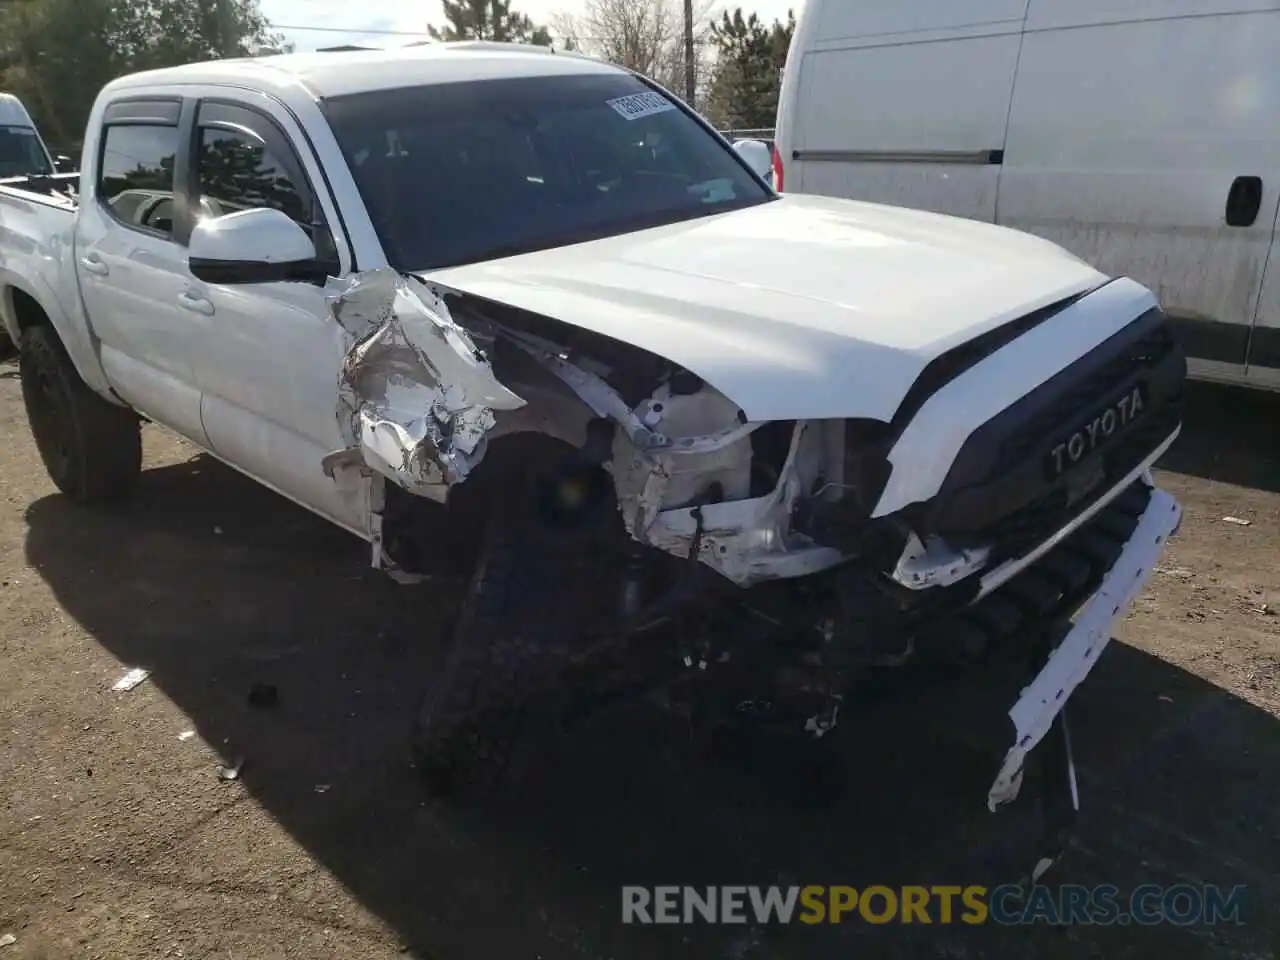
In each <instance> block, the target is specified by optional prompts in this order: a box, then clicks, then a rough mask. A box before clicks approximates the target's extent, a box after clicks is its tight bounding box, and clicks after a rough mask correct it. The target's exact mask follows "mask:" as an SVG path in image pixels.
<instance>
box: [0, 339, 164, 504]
mask: <svg viewBox="0 0 1280 960" xmlns="http://www.w3.org/2000/svg"><path fill="white" fill-rule="evenodd" d="M18 366H19V373H20V375H21V378H22V400H23V403H24V405H25V406H26V408H27V420H28V421H29V422H30V424H31V434H32V436H33V437H35V441H36V448H37V449H38V450H39V451H40V459H41V460H43V461H44V466H45V469H46V470H47V471H48V473H49V478H50V479H51V480H53V482H54V484H55V485H56V486H57V488H58V489H59V490H61V491H62V492H63V493H65V494H66V495H67V496H69V497H71V498H72V499H73V500H76V501H79V502H80V503H84V504H95V503H109V502H113V501H118V500H121V499H123V498H124V497H126V496H127V495H128V494H129V493H130V492H131V491H132V489H133V487H134V484H135V482H136V481H137V479H138V474H140V473H141V472H142V434H141V427H140V424H139V422H138V417H137V415H136V414H135V413H134V412H133V411H132V410H128V409H126V408H124V407H119V406H116V405H115V404H114V403H109V402H108V401H106V400H104V399H102V398H101V397H100V396H98V395H97V394H96V393H94V392H93V391H92V390H90V389H89V387H88V386H87V385H86V384H85V382H84V381H83V380H81V379H80V374H79V373H77V372H76V368H75V365H74V364H72V362H71V358H70V357H68V356H67V351H66V350H65V349H64V348H63V346H62V343H61V341H60V340H59V339H58V335H57V334H56V333H55V332H54V331H53V329H52V328H50V327H47V326H35V327H31V328H29V329H28V330H26V331H25V332H24V333H23V334H22V350H21V353H20V355H19V359H18Z"/></svg>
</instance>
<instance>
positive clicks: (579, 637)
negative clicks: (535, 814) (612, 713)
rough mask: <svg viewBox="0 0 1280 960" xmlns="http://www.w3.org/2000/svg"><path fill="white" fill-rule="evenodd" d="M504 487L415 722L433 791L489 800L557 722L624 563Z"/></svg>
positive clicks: (605, 619) (421, 767) (605, 620)
mask: <svg viewBox="0 0 1280 960" xmlns="http://www.w3.org/2000/svg"><path fill="white" fill-rule="evenodd" d="M526 489H527V488H526V487H524V486H523V485H521V486H519V487H516V488H515V489H511V490H508V491H504V492H502V493H499V494H498V495H497V496H496V497H495V500H496V502H495V503H494V506H493V509H492V511H491V512H490V513H489V516H488V519H487V522H486V524H485V526H484V527H483V528H482V531H481V538H482V539H481V543H480V545H479V550H478V554H479V555H478V557H477V558H476V562H475V568H474V571H473V573H472V576H471V580H470V583H469V584H468V588H467V592H466V595H465V597H464V599H463V601H462V607H461V609H460V610H459V612H458V616H457V617H456V619H455V621H454V625H453V630H452V636H451V638H450V648H449V650H448V651H447V652H446V655H445V662H444V665H443V667H442V668H441V670H440V672H439V673H438V674H437V676H436V677H435V679H434V680H433V682H432V684H431V686H430V689H429V690H428V692H427V695H426V697H425V698H424V700H423V703H422V706H421V708H420V710H419V713H418V716H417V720H416V723H415V726H414V732H413V750H414V757H415V761H416V766H417V768H418V771H419V772H420V773H421V775H422V776H423V778H424V779H425V780H426V782H427V786H428V787H429V789H431V790H432V791H433V792H435V793H437V794H441V795H456V796H466V797H469V798H471V799H484V798H486V797H488V796H490V795H492V794H493V793H495V792H496V791H497V790H498V788H499V787H500V786H502V785H503V784H510V783H511V782H512V781H513V780H514V779H515V777H516V775H517V774H518V772H520V771H523V770H525V769H526V768H527V763H528V762H529V761H532V760H533V759H534V758H535V756H536V753H537V752H538V751H539V750H540V748H542V747H545V746H546V745H548V743H549V741H550V740H551V739H552V738H554V736H555V735H556V734H557V733H558V732H559V729H560V719H561V716H562V711H563V709H564V707H565V706H566V704H568V703H570V702H571V701H572V697H573V695H574V693H575V691H572V690H569V689H566V688H567V687H571V686H572V683H573V681H572V679H571V678H572V667H573V665H574V663H575V659H576V655H577V654H579V653H581V652H582V650H583V649H584V647H585V646H586V645H587V644H588V643H589V642H590V640H591V638H593V637H599V636H601V634H602V632H603V631H604V630H607V629H608V628H609V626H610V625H611V621H610V619H609V618H610V613H611V612H614V613H616V609H617V607H616V593H617V589H616V588H617V580H616V570H615V567H614V565H613V564H611V563H610V562H609V559H608V556H607V551H601V550H599V549H596V548H595V547H596V546H597V545H596V544H595V543H594V542H593V537H592V536H590V535H589V534H587V535H583V536H565V535H564V533H563V531H559V530H555V529H548V527H547V525H546V523H545V521H544V520H543V519H542V518H541V517H540V516H539V511H538V509H537V505H536V503H534V502H533V501H534V500H535V498H534V497H533V496H531V495H528V494H527V493H526V494H524V495H522V493H521V492H518V491H520V490H526Z"/></svg>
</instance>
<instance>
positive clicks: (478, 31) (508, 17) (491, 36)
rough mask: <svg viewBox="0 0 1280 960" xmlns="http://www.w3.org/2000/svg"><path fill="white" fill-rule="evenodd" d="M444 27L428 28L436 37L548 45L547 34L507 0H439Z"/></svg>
mask: <svg viewBox="0 0 1280 960" xmlns="http://www.w3.org/2000/svg"><path fill="white" fill-rule="evenodd" d="M440 5H441V7H443V8H444V18H445V21H446V26H445V27H444V29H443V30H438V29H436V28H435V27H428V28H427V29H428V31H429V32H430V34H431V36H432V37H433V38H434V39H436V40H498V41H504V42H507V43H532V44H537V45H538V46H543V47H549V46H550V45H551V34H550V33H549V32H548V31H547V28H546V27H543V26H535V25H534V23H533V21H532V20H530V19H529V18H528V17H527V16H525V15H524V14H523V13H517V12H516V11H514V10H512V9H511V0H440Z"/></svg>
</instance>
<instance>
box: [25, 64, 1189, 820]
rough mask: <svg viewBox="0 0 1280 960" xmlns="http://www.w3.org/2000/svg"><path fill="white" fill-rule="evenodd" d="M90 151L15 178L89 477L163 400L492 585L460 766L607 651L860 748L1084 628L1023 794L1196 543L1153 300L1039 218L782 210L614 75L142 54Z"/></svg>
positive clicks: (448, 742) (81, 467) (31, 354)
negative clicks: (1075, 709) (929, 679)
mask: <svg viewBox="0 0 1280 960" xmlns="http://www.w3.org/2000/svg"><path fill="white" fill-rule="evenodd" d="M80 170H81V172H80V174H79V178H78V182H77V181H66V182H61V181H57V180H56V179H55V180H50V179H48V178H45V179H44V180H42V181H40V182H39V183H38V184H37V183H33V184H30V185H28V186H27V188H25V189H24V188H23V186H22V185H18V186H9V187H6V188H4V189H3V190H0V305H2V309H3V316H4V323H5V325H6V326H7V328H8V329H9V331H10V332H11V333H12V335H13V336H14V337H15V339H16V340H18V341H20V344H21V374H22V384H23V394H24V398H25V401H26V404H27V410H28V416H29V418H30V422H31V428H32V431H33V433H34V435H35V439H36V442H37V444H38V446H39V449H40V452H41V455H42V457H43V458H44V461H45V463H46V465H47V467H48V469H49V472H50V474H51V475H52V477H53V479H54V481H55V482H56V483H57V485H58V486H59V488H60V489H61V490H62V491H64V492H65V493H66V494H67V495H69V496H72V497H75V498H77V499H79V500H82V501H85V502H92V501H104V500H110V499H112V498H114V497H117V496H121V495H123V494H125V493H126V492H127V491H128V489H129V487H130V485H131V484H132V482H133V481H134V479H135V477H136V476H137V474H138V472H139V469H140V467H139V459H140V453H139V451H140V441H139V420H140V418H145V419H148V420H151V421H154V422H156V423H159V424H163V425H164V426H166V427H168V428H170V429H172V430H174V431H177V432H178V433H180V434H181V435H183V436H184V437H186V438H188V439H190V440H191V441H193V442H195V443H196V444H199V445H200V446H201V447H203V448H205V449H206V450H208V451H209V452H210V453H212V454H213V455H214V456H216V457H218V458H220V459H222V460H224V461H225V462H227V463H228V464H230V465H232V466H233V467H235V468H236V469H238V470H241V471H243V472H244V473H246V474H248V475H250V476H252V477H254V478H256V479H257V480H259V481H261V482H262V483H263V484H265V485H267V486H269V487H271V488H272V489H274V490H276V491H278V492H280V493H281V494H283V495H284V496H286V497H289V498H291V499H293V500H295V501H297V502H298V503H300V504H302V505H304V506H306V507H308V508H309V509H311V510H313V511H315V512H316V513H318V514H321V515H322V516H324V517H327V518H328V519H330V520H331V521H333V522H334V523H337V524H340V525H341V526H343V527H345V528H347V529H348V530H350V531H351V532H352V533H354V534H356V535H357V536H359V537H362V538H364V539H366V540H367V541H369V542H370V543H371V544H372V548H373V549H372V556H373V562H374V564H375V565H377V566H379V567H382V568H385V569H387V570H388V571H389V572H391V573H392V574H394V575H395V576H397V577H398V578H400V579H403V580H410V579H414V578H416V577H420V576H422V575H431V574H436V575H439V574H441V573H442V572H445V571H449V570H454V571H457V570H459V569H462V570H465V571H466V578H465V580H466V583H467V584H468V585H467V586H466V587H465V593H464V588H463V587H460V588H459V591H460V593H464V596H463V598H462V599H461V613H460V614H459V615H458V617H457V621H456V624H455V627H454V631H453V647H452V650H451V652H450V654H449V656H448V657H447V663H446V665H445V667H444V668H443V669H442V670H441V671H440V674H439V675H438V676H437V677H435V678H434V679H433V681H432V687H431V691H430V692H429V694H428V696H427V698H426V700H425V703H424V706H423V709H422V714H421V718H420V722H419V725H418V729H417V740H416V743H417V749H418V754H419V760H420V763H421V765H422V767H423V768H424V770H425V771H426V772H427V773H428V774H429V776H430V778H431V780H432V782H433V783H435V784H436V785H437V786H439V787H446V786H452V787H461V786H467V787H478V786H480V785H483V784H488V783H491V782H492V781H493V779H494V778H495V776H496V774H497V773H500V772H501V771H502V769H503V764H504V763H505V762H507V760H509V758H510V753H511V748H512V746H513V744H514V743H516V742H517V741H518V737H517V733H519V732H521V731H524V730H526V729H528V728H529V727H536V726H537V724H536V723H535V722H534V719H536V718H543V719H545V717H546V714H545V713H543V712H541V710H542V708H544V707H548V706H549V705H552V704H553V702H554V704H553V705H554V707H555V708H556V709H557V710H563V709H566V707H567V704H566V701H565V699H564V697H563V696H561V695H562V694H565V693H566V691H572V692H574V693H575V695H576V693H578V692H582V691H585V690H588V689H590V691H593V692H594V691H596V690H597V687H596V686H595V685H594V684H595V679H592V680H591V682H590V683H588V679H586V678H587V677H588V673H587V671H586V670H585V667H584V664H605V665H606V666H607V667H608V669H604V670H603V673H605V674H608V675H609V676H610V677H613V678H615V679H616V678H617V676H618V675H622V676H624V677H627V678H628V679H634V677H633V676H631V674H632V673H634V674H636V675H640V676H643V677H646V678H648V677H651V676H656V675H657V674H656V673H654V672H653V670H654V669H655V668H654V667H653V664H654V662H658V663H660V664H662V665H669V666H671V667H673V668H674V670H667V671H666V675H665V676H666V679H670V675H671V674H673V673H674V674H679V677H680V678H681V679H682V681H683V680H689V679H693V680H698V681H701V682H705V683H707V684H711V685H713V688H714V684H716V683H717V682H720V681H717V680H716V679H715V678H717V677H720V678H725V679H724V680H723V683H724V685H725V689H727V690H728V691H729V693H730V699H731V701H732V702H733V703H734V704H736V705H737V706H738V707H743V705H745V704H752V705H754V706H757V707H758V706H759V705H760V704H761V703H768V704H769V705H770V709H769V710H767V711H763V712H764V713H767V714H768V716H769V717H773V718H778V717H787V718H789V719H790V720H793V721H794V722H795V723H796V728H797V729H798V730H807V731H808V732H809V733H810V734H811V735H813V736H821V735H823V734H825V733H827V732H828V731H829V730H831V729H832V727H833V726H834V724H835V722H836V719H837V716H838V711H839V706H840V704H841V702H842V698H843V697H846V696H848V695H850V694H851V693H856V690H857V680H858V678H859V677H860V676H862V675H863V674H864V672H865V671H867V670H870V669H874V668H876V667H878V666H881V665H884V664H902V663H907V662H913V661H915V660H918V659H921V658H929V657H937V656H941V657H944V658H960V659H963V658H965V657H969V658H977V659H980V655H981V653H982V651H984V650H987V649H992V648H996V647H997V646H1005V647H1007V646H1008V645H1009V644H1010V643H1012V644H1013V646H1014V647H1021V648H1023V649H1025V650H1031V649H1032V648H1034V647H1035V646H1036V645H1037V644H1041V645H1043V646H1044V650H1043V655H1042V656H1041V657H1040V662H1039V665H1038V667H1037V669H1039V672H1038V673H1037V674H1035V675H1034V678H1033V679H1032V680H1031V681H1030V683H1029V685H1028V686H1027V687H1026V688H1025V690H1024V691H1023V693H1022V695H1021V696H1020V697H1019V698H1018V699H1017V701H1016V703H1015V704H1014V705H1013V708H1012V710H1011V711H1010V718H1011V720H1012V723H1013V726H1014V728H1015V730H1016V735H1015V737H1014V743H1013V746H1012V747H1011V748H1010V749H1009V751H1008V754H1007V756H1006V757H1005V760H1004V763H1003V766H1001V767H1000V768H999V769H998V771H997V770H995V769H994V768H993V772H994V773H996V779H995V783H994V784H993V786H992V788H991V791H990V796H989V798H988V802H989V804H990V805H991V807H992V808H993V809H994V808H995V806H996V805H998V804H1000V803H1003V802H1005V801H1007V800H1009V799H1011V798H1012V797H1013V796H1014V795H1015V794H1016V792H1017V790H1018V787H1019V783H1020V780H1021V772H1022V766H1023V760H1024V758H1025V757H1026V755H1027V754H1028V752H1029V751H1030V750H1032V748H1033V747H1035V745H1036V744H1037V743H1038V742H1039V741H1040V740H1041V739H1042V738H1043V737H1044V736H1045V734H1046V733H1047V732H1048V731H1049V730H1050V728H1051V727H1052V726H1053V724H1054V722H1055V719H1056V718H1058V717H1059V716H1060V712H1061V710H1062V708H1063V705H1064V704H1065V702H1066V700H1067V698H1068V697H1069V696H1070V694H1071V692H1072V690H1073V689H1074V688H1075V686H1076V685H1077V684H1078V683H1079V682H1080V681H1081V680H1082V679H1083V678H1084V676H1085V674H1086V673H1087V672H1088V671H1089V669H1090V668H1091V667H1092V666H1093V664H1094V662H1095V661H1096V660H1097V657H1098V655H1099V654H1100V652H1101V650H1102V649H1103V647H1104V646H1105V645H1106V643H1107V641H1108V639H1109V637H1110V629H1111V625H1112V623H1113V621H1114V620H1115V619H1116V617H1118V616H1119V615H1120V614H1121V611H1122V610H1123V609H1124V607H1125V605H1126V604H1127V603H1128V602H1129V601H1130V599H1131V598H1132V597H1133V595H1134V594H1135V592H1136V591H1138V590H1139V589H1140V588H1141V587H1142V585H1143V583H1144V582H1145V580H1146V578H1147V576H1148V574H1149V573H1150V571H1151V568H1152V565H1153V563H1154V562H1155V560H1156V557H1157V555H1158V554H1159V552H1160V550H1161V547H1162V544H1163V543H1164V541H1165V540H1166V539H1167V538H1168V537H1169V536H1170V535H1171V534H1172V533H1173V532H1174V530H1175V528H1176V527H1177V525H1178V523H1179V519H1180V513H1179V508H1178V506H1177V504H1176V503H1175V502H1174V501H1173V499H1172V498H1170V497H1169V496H1168V495H1167V494H1165V493H1164V492H1162V491H1160V490H1158V489H1156V488H1155V487H1154V485H1153V483H1152V480H1151V476H1150V472H1149V468H1150V467H1151V465H1152V463H1153V461H1155V460H1156V459H1157V458H1158V457H1159V456H1160V455H1161V454H1162V453H1163V452H1164V450H1165V449H1166V448H1167V447H1168V446H1169V444H1170V443H1171V442H1172V441H1173V439H1174V437H1175V436H1176V434H1177V432H1178V430H1179V426H1180V422H1181V402H1182V388H1183V380H1184V377H1185V361H1184V359H1183V356H1182V355H1181V353H1180V352H1179V350H1178V348H1177V347H1176V345H1175V344H1174V342H1173V340H1172V338H1171V337H1170V335H1169V332H1168V329H1167V326H1166V323H1165V318H1164V316H1163V315H1162V313H1161V311H1160V309H1159V307H1158V305H1157V303H1156V301H1155V299H1154V298H1153V296H1152V295H1151V293H1149V292H1148V291H1147V290H1145V289H1144V288H1142V287H1141V286H1139V285H1138V284H1136V283H1133V282H1132V281H1129V280H1126V279H1109V278H1107V277H1105V276H1102V275H1100V274H1098V273H1097V272H1096V271H1094V270H1092V269H1091V268H1089V267H1088V266H1087V265H1085V264H1084V263H1083V262H1081V261H1080V260H1078V259H1077V258H1075V257H1074V256H1072V255H1070V254H1068V253H1066V252H1064V251H1063V250H1061V249H1060V248H1058V247H1056V246H1054V245H1052V244H1050V243H1048V242H1046V241H1043V240H1040V239H1037V238H1034V237H1032V236H1029V235H1024V234H1021V233H1017V232H1014V231H1011V230H1007V229H1002V228H998V227H994V226H989V225H983V224H979V223H975V222H971V221H966V220H959V219H951V218H948V217H943V216H937V215H933V214H927V213H920V212H914V211H909V210H904V209H896V208H891V207H883V206H876V205H869V204H861V203H855V202H849V201H838V200H830V199H824V198H819V197H802V196H795V197H788V196H779V195H777V194H775V193H774V192H772V191H771V190H770V189H769V188H768V187H767V185H766V184H765V182H764V181H763V180H761V179H760V177H759V176H758V175H757V174H755V173H753V172H752V170H751V169H750V167H749V166H748V165H747V164H746V163H745V162H744V160H743V158H742V157H741V156H739V155H738V154H737V153H736V152H735V151H734V150H733V149H732V148H731V147H730V145H729V144H728V143H726V142H725V141H724V140H723V139H722V138H720V137H719V136H718V135H717V134H716V133H715V132H714V131H713V130H712V129H711V128H710V127H708V125H707V124H706V123H705V122H703V121H702V120H701V119H700V118H699V117H698V116H697V115H696V114H694V113H693V112H692V111H690V110H689V109H688V108H687V107H685V106H684V105H683V104H681V103H680V102H679V101H678V100H676V99H674V98H672V97H671V96H670V95H668V94H667V93H666V92H664V91H662V90H661V89H659V88H657V87H655V86H654V85H652V84H651V83H649V82H648V81H646V80H645V79H644V78H642V77H638V76H635V75H633V74H631V73H629V72H627V71H624V70H621V69H618V68H615V67H612V66H609V65H606V64H603V63H600V62H597V61H594V60H590V59H586V58H582V57H576V56H566V55H559V54H553V53H550V52H547V51H539V50H534V49H526V48H516V47H508V46H505V45H494V44H455V45H450V44H442V45H429V46H424V47H418V48H413V49H409V50H405V51H392V52H386V51H375V52H367V53H366V52H359V53H347V54H332V53H329V54H316V55H290V56H284V57H272V58H265V59H255V60H243V61H223V62H213V63H203V64H195V65H191V66H186V67H180V68H176V69H170V70H164V71H160V72H154V73H145V74H140V75H135V76H129V77H125V78H122V79H120V80H117V81H115V82H113V83H112V84H110V85H109V86H108V87H107V88H106V89H105V90H103V92H102V93H101V95H100V96H99V98H98V100H97V103H96V105H95V107H94V109H93V112H92V115H91V117H90V120H89V128H88V131H87V133H86V137H85V148H84V157H83V160H82V164H81V168H80ZM59 184H61V185H59ZM158 196H163V197H164V198H165V199H164V200H163V201H162V202H157V200H156V198H157V197H158ZM140 211H141V212H140ZM229 211H230V212H229ZM728 623H732V624H733V625H732V626H726V624H728ZM709 624H710V625H709ZM1050 650H1051V653H1050ZM606 652H607V653H606ZM642 664H644V667H643V669H642V667H641V665H642ZM632 667H634V670H631V669H629V668H632ZM610 671H613V672H610ZM658 673H661V670H659V671H658ZM590 677H591V678H596V674H594V673H592V674H590ZM596 679H598V678H596ZM672 682H673V683H674V681H672ZM615 686H616V687H617V688H618V689H624V688H625V689H630V687H629V686H628V684H626V683H621V684H617V685H615ZM615 686H610V685H609V684H608V683H604V682H603V681H601V683H600V686H599V689H600V690H604V689H608V690H609V691H614V690H615ZM684 688H685V685H684V684H683V682H681V683H678V684H676V686H674V687H671V688H670V689H666V688H664V689H665V692H666V694H668V695H669V696H668V698H667V699H668V701H672V700H675V701H678V700H679V697H674V696H670V694H672V690H675V689H681V690H682V689H684ZM549 692H550V693H549ZM552 694H554V695H552ZM581 699H582V698H580V697H576V696H575V700H574V701H573V705H574V706H575V707H576V706H580V703H579V700H581ZM698 702H699V703H701V702H703V700H702V699H701V698H700V699H699V700H698ZM779 704H782V705H784V706H778V705H779ZM517 719H522V722H521V723H517V722H516V720H517ZM1063 739H1066V738H1065V736H1064V737H1063Z"/></svg>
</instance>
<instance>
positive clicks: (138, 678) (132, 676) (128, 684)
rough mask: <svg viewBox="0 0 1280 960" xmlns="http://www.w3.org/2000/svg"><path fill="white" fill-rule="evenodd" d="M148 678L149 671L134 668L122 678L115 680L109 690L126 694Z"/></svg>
mask: <svg viewBox="0 0 1280 960" xmlns="http://www.w3.org/2000/svg"><path fill="white" fill-rule="evenodd" d="M149 676H151V671H149V670H144V669H142V667H134V668H133V669H132V670H130V671H129V672H128V673H126V674H125V675H124V676H123V677H121V678H120V679H119V680H117V681H116V682H115V683H114V684H113V685H112V687H111V689H112V690H113V691H114V692H116V693H127V692H128V691H130V690H132V689H133V688H134V687H136V686H137V685H138V684H140V683H142V681H144V680H146V679H147V677H149Z"/></svg>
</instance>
